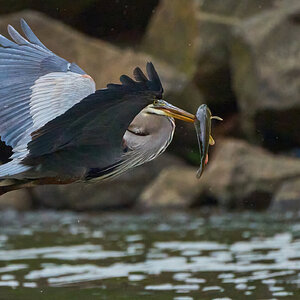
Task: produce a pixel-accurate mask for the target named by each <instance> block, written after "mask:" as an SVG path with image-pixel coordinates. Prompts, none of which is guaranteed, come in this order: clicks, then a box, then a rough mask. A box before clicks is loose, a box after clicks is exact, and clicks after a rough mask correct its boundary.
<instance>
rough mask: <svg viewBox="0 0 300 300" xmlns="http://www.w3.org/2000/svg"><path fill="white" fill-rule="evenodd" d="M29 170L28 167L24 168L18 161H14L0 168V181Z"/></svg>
mask: <svg viewBox="0 0 300 300" xmlns="http://www.w3.org/2000/svg"><path fill="white" fill-rule="evenodd" d="M29 169H30V167H28V166H25V165H23V164H21V163H20V161H19V160H16V159H14V160H12V161H10V162H8V163H6V164H3V165H1V166H0V179H1V178H9V177H11V176H13V175H16V174H19V173H23V172H25V171H28V170H29Z"/></svg>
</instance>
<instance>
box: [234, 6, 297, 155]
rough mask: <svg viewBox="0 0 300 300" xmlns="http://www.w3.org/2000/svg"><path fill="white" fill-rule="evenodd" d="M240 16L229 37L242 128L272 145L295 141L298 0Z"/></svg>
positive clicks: (289, 144)
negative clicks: (257, 12) (258, 12)
mask: <svg viewBox="0 0 300 300" xmlns="http://www.w3.org/2000/svg"><path fill="white" fill-rule="evenodd" d="M286 4H287V3H286V2H284V3H283V2H282V3H281V5H280V6H278V7H277V8H274V9H272V10H269V11H266V12H263V13H261V14H258V15H256V16H254V17H252V18H249V19H247V20H244V21H243V22H241V23H239V25H238V26H236V28H235V31H234V33H235V38H234V39H233V41H232V43H231V46H232V48H231V52H232V73H233V81H234V90H235V92H236V94H237V96H238V103H239V106H240V109H241V111H242V117H241V120H242V125H243V128H244V131H245V132H246V133H247V135H248V137H249V138H250V139H251V140H252V141H256V142H257V141H259V142H262V143H263V145H264V146H267V147H269V148H272V149H276V148H277V149H280V148H281V149H282V148H286V147H291V146H298V147H299V145H300V135H299V130H300V123H299V116H300V97H299V95H300V76H299V75H300V42H299V36H300V26H299V24H300V18H299V15H300V2H299V1H297V0H296V1H293V0H292V1H289V4H288V5H286Z"/></svg>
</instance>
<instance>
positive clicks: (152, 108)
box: [144, 100, 195, 122]
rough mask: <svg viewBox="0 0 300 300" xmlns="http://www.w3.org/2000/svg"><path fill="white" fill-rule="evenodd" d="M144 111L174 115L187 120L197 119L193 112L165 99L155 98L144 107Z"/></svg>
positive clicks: (173, 116) (161, 114)
mask: <svg viewBox="0 0 300 300" xmlns="http://www.w3.org/2000/svg"><path fill="white" fill-rule="evenodd" d="M144 112H145V113H149V114H154V115H159V116H165V117H172V118H175V119H179V120H183V121H186V122H194V120H195V116H194V115H193V114H190V113H188V112H186V111H185V110H183V109H180V108H178V107H176V106H174V105H172V104H170V103H168V102H166V101H164V100H154V102H153V103H152V104H150V105H148V106H147V107H146V108H145V109H144Z"/></svg>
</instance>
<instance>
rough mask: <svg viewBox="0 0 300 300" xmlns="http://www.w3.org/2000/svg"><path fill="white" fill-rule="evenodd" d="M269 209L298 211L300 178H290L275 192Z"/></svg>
mask: <svg viewBox="0 0 300 300" xmlns="http://www.w3.org/2000/svg"><path fill="white" fill-rule="evenodd" d="M271 209H273V210H278V211H285V210H294V211H298V210H300V177H298V178H295V179H293V178H291V179H290V180H288V181H287V182H285V183H283V184H282V185H281V186H280V187H279V189H278V190H277V191H276V193H275V195H274V198H273V201H272V205H271Z"/></svg>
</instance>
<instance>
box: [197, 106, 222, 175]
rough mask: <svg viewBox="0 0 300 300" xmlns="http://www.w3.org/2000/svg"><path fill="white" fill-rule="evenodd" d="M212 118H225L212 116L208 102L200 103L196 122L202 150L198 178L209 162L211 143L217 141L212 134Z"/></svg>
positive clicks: (200, 149)
mask: <svg viewBox="0 0 300 300" xmlns="http://www.w3.org/2000/svg"><path fill="white" fill-rule="evenodd" d="M212 119H216V120H220V121H223V119H222V118H220V117H217V116H212V114H211V111H210V109H209V108H208V107H207V105H206V104H202V105H200V106H199V108H198V110H197V113H196V118H195V122H194V126H195V129H196V133H197V139H198V145H199V151H200V167H199V169H198V171H197V178H200V177H201V175H202V174H203V171H204V167H205V166H206V164H207V163H208V148H209V145H214V144H215V141H214V139H213V137H212V136H211V120H212Z"/></svg>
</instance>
